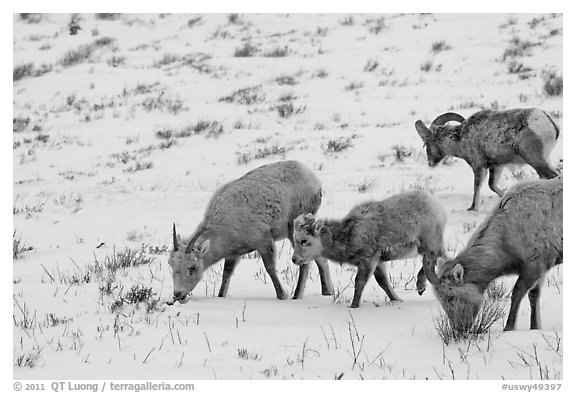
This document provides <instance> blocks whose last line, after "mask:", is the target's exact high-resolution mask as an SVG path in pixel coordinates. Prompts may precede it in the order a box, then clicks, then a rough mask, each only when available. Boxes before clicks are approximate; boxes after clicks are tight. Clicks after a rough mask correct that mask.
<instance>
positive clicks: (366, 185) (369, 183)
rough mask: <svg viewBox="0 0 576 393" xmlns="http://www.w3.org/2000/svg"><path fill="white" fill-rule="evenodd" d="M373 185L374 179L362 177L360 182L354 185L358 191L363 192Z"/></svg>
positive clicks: (374, 183)
mask: <svg viewBox="0 0 576 393" xmlns="http://www.w3.org/2000/svg"><path fill="white" fill-rule="evenodd" d="M375 185H376V181H375V180H374V179H364V180H362V182H361V183H359V184H357V185H356V189H357V190H358V192H359V193H361V194H363V193H365V192H368V191H370V190H371V189H372V188H374V186H375Z"/></svg>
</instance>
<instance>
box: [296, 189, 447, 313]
mask: <svg viewBox="0 0 576 393" xmlns="http://www.w3.org/2000/svg"><path fill="white" fill-rule="evenodd" d="M445 226H446V213H445V211H444V209H443V208H442V205H441V204H440V202H439V201H438V200H437V199H436V198H435V197H433V196H432V195H431V194H429V193H428V192H425V191H409V192H405V193H403V194H399V195H395V196H392V197H390V198H387V199H384V200H382V201H371V202H366V203H363V204H360V205H358V206H356V207H354V208H353V209H352V210H350V212H349V213H348V214H347V215H346V216H345V217H344V218H343V219H342V220H325V221H321V220H316V218H315V217H314V216H313V215H312V214H302V215H300V216H299V217H298V218H297V219H296V220H295V221H294V243H295V246H294V255H293V257H292V261H293V262H294V263H295V264H296V265H300V266H303V264H305V263H307V262H308V261H311V260H312V259H315V258H318V257H325V258H328V259H330V260H332V261H334V262H339V263H349V264H351V265H354V266H357V267H358V273H357V274H356V279H355V283H354V298H353V300H352V305H351V307H352V308H356V307H358V306H359V305H360V297H361V296H362V291H363V290H364V286H365V285H366V281H367V280H368V279H369V278H370V276H371V275H372V274H374V276H375V278H376V281H377V282H378V285H380V287H381V288H382V289H384V291H385V292H386V294H387V295H388V297H389V298H390V300H401V299H400V298H399V297H398V295H397V294H396V293H395V292H394V289H392V287H391V286H390V282H389V280H388V274H387V273H386V264H385V263H383V262H386V261H393V260H396V259H403V258H410V257H413V256H416V255H418V254H420V255H422V257H423V264H427V263H430V262H432V263H433V262H435V261H436V259H437V258H438V257H440V256H442V255H444V241H443V235H444V227H445ZM304 266H305V265H304ZM416 287H417V289H418V293H419V294H422V292H424V290H425V288H426V275H425V272H424V270H423V269H421V270H420V271H419V272H418V279H417V285H416Z"/></svg>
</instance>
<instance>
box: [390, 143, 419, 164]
mask: <svg viewBox="0 0 576 393" xmlns="http://www.w3.org/2000/svg"><path fill="white" fill-rule="evenodd" d="M392 151H393V153H394V158H396V162H404V161H405V160H406V159H407V158H408V157H411V156H412V154H414V149H413V148H409V147H406V146H403V145H394V146H392Z"/></svg>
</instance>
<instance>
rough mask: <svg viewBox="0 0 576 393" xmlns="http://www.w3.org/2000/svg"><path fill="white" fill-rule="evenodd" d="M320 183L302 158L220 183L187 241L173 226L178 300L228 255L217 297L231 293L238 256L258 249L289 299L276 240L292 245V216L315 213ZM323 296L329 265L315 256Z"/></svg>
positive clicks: (303, 271) (304, 271)
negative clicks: (278, 267) (279, 269)
mask: <svg viewBox="0 0 576 393" xmlns="http://www.w3.org/2000/svg"><path fill="white" fill-rule="evenodd" d="M321 201H322V186H321V184H320V180H319V179H318V178H317V177H316V175H315V174H314V173H313V172H312V171H311V170H310V169H309V168H308V167H306V166H305V165H304V164H302V163H300V162H298V161H280V162H276V163H272V164H268V165H263V166H261V167H258V168H256V169H254V170H252V171H250V172H248V173H246V174H245V175H244V176H242V177H240V178H238V179H236V180H233V181H231V182H229V183H227V184H225V185H223V186H222V187H220V188H219V189H218V190H217V191H216V192H215V193H214V195H212V198H211V200H210V202H209V203H208V206H207V208H206V211H205V213H204V218H203V220H202V222H201V223H200V225H199V226H198V228H197V229H196V231H195V232H194V234H193V235H192V236H191V237H190V238H189V239H188V240H186V241H183V240H182V239H181V238H180V237H179V236H178V235H177V234H176V228H175V226H174V227H173V250H172V252H171V253H170V257H169V260H168V263H169V264H170V266H171V268H172V277H173V282H174V299H175V300H183V299H184V298H185V297H186V296H187V295H188V294H189V293H190V292H191V291H192V290H193V289H194V288H195V287H196V285H197V284H198V282H199V281H200V280H201V279H202V275H203V272H204V270H205V269H207V268H208V267H209V266H211V265H213V264H214V263H216V262H218V261H219V260H221V259H224V271H223V273H222V284H221V286H220V291H219V293H218V296H220V297H224V296H226V294H227V293H228V286H229V283H230V278H231V276H232V273H233V272H234V269H235V267H236V265H237V263H238V261H239V260H240V257H241V256H242V255H244V254H247V253H249V252H252V251H258V253H259V254H260V256H261V257H262V261H263V262H264V267H265V268H266V272H267V273H268V275H269V276H270V278H271V280H272V283H273V284H274V289H275V291H276V297H277V298H279V299H285V298H287V296H288V295H287V294H286V292H285V291H284V289H283V288H282V284H281V283H280V279H279V278H278V275H277V273H276V245H275V242H276V241H277V240H282V239H286V238H288V239H289V240H290V242H291V243H292V232H293V230H292V227H293V223H294V219H295V218H296V217H298V216H299V215H300V214H306V213H312V214H314V213H316V212H317V211H318V208H319V207H320V203H321ZM316 263H317V265H318V268H319V271H320V281H321V285H322V294H323V295H331V294H332V293H333V288H332V282H331V280H330V273H329V270H328V263H327V261H326V260H325V259H324V258H318V259H316ZM309 268H310V267H309V266H303V267H301V268H300V274H299V278H298V284H297V286H296V290H295V292H294V298H301V297H302V296H303V292H304V288H305V285H306V279H307V277H308V271H309Z"/></svg>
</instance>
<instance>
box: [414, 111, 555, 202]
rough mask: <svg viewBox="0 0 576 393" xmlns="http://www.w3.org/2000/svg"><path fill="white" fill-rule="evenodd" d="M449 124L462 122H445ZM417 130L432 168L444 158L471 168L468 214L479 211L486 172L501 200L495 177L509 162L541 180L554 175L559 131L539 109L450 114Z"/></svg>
mask: <svg viewBox="0 0 576 393" xmlns="http://www.w3.org/2000/svg"><path fill="white" fill-rule="evenodd" d="M450 121H456V122H459V123H461V124H457V125H449V124H446V123H447V122H450ZM415 126H416V131H418V134H419V135H420V138H422V140H423V141H424V145H425V146H426V153H427V156H428V164H429V165H430V166H432V167H433V166H436V165H437V164H438V163H439V162H440V161H441V160H442V159H443V158H444V157H446V156H454V157H458V158H462V159H463V160H464V161H466V162H467V163H468V164H469V165H470V166H471V167H472V171H474V198H473V200H472V205H471V206H470V207H469V208H468V210H476V209H477V208H478V199H479V197H480V186H481V185H482V182H483V181H484V178H485V177H486V171H487V170H489V171H490V177H489V179H488V185H489V186H490V189H491V190H492V191H494V192H495V193H496V194H498V195H499V196H502V195H503V191H502V190H500V188H498V185H497V183H498V179H499V178H500V175H501V174H502V170H503V169H504V167H506V166H507V165H509V164H529V165H530V166H532V167H533V168H534V169H535V170H536V172H537V173H538V175H539V176H540V178H541V179H551V178H553V177H556V176H558V172H557V171H556V170H555V169H554V167H553V166H552V165H550V163H549V156H550V152H551V151H552V149H553V148H554V146H555V144H556V141H557V140H558V136H559V134H560V131H559V130H558V127H557V126H556V124H555V123H554V122H553V121H552V119H551V118H550V116H548V114H546V112H544V111H542V110H540V109H534V108H532V109H511V110H506V111H489V110H485V111H480V112H477V113H475V114H473V115H472V116H470V117H469V118H468V119H464V118H463V117H462V116H460V115H459V114H457V113H451V112H449V113H445V114H443V115H441V116H439V117H437V118H436V119H435V120H434V121H433V122H432V124H431V125H430V128H428V127H426V126H425V125H424V123H423V122H422V120H418V121H417V122H416V124H415Z"/></svg>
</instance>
